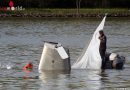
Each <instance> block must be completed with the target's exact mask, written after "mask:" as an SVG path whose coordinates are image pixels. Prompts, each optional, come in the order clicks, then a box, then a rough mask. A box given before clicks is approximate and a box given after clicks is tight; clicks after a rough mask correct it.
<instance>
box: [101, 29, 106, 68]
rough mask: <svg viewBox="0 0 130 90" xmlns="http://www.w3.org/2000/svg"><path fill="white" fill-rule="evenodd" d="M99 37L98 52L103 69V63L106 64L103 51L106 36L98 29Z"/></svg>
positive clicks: (104, 49) (104, 51) (104, 50)
mask: <svg viewBox="0 0 130 90" xmlns="http://www.w3.org/2000/svg"><path fill="white" fill-rule="evenodd" d="M99 34H100V36H99V39H100V46H99V53H100V56H101V59H102V67H101V68H102V69H105V65H106V60H105V53H106V42H107V38H106V36H105V34H104V32H103V31H102V30H101V31H99Z"/></svg>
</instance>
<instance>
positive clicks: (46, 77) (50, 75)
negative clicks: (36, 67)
mask: <svg viewBox="0 0 130 90" xmlns="http://www.w3.org/2000/svg"><path fill="white" fill-rule="evenodd" d="M99 74H100V73H99V71H88V70H72V71H71V73H66V72H64V73H63V72H43V73H42V74H40V79H41V81H42V83H41V89H40V90H42V89H43V88H45V89H46V90H52V89H53V90H59V89H64V90H69V89H70V90H71V89H78V90H85V89H88V90H100V88H101V81H100V79H101V76H100V75H99Z"/></svg>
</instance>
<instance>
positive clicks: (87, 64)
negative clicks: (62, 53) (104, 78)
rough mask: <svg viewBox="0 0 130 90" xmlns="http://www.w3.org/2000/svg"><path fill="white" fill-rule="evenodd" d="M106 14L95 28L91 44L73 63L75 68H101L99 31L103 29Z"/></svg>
mask: <svg viewBox="0 0 130 90" xmlns="http://www.w3.org/2000/svg"><path fill="white" fill-rule="evenodd" d="M105 20H106V16H105V17H104V18H103V20H102V21H101V23H100V24H99V26H98V27H97V29H96V30H95V32H94V34H93V36H92V39H91V41H90V43H89V46H88V47H87V48H85V50H84V52H83V53H82V54H81V56H80V57H79V58H78V60H77V61H76V62H75V63H74V64H73V65H72V67H71V68H73V69H101V62H102V60H101V56H100V53H99V45H100V40H99V31H101V30H103V28H104V24H105Z"/></svg>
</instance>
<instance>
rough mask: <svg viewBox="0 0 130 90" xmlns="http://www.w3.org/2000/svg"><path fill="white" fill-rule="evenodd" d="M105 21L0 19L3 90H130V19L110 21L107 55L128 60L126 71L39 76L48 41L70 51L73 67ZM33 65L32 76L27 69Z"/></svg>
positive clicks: (0, 59) (99, 19)
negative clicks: (112, 53)
mask: <svg viewBox="0 0 130 90" xmlns="http://www.w3.org/2000/svg"><path fill="white" fill-rule="evenodd" d="M100 21H101V18H98V19H97V18H93V19H92V18H91V19H89V18H86V19H65V18H62V19H54V18H52V19H45V18H0V90H73V89H76V90H129V89H130V77H129V75H130V60H129V59H130V56H129V54H130V18H107V20H106V24H105V28H104V31H105V34H106V35H107V38H108V41H107V42H108V43H107V47H108V49H107V51H108V52H116V53H119V54H121V55H124V56H125V57H126V64H125V66H124V67H125V68H124V69H123V70H106V71H105V72H103V73H99V72H98V71H88V70H72V71H71V72H67V73H66V72H44V73H43V74H41V75H40V74H39V73H38V70H37V68H38V64H39V60H40V56H41V53H42V48H43V44H44V41H54V42H60V43H62V45H63V46H65V47H68V48H69V50H70V55H71V63H73V62H74V61H75V60H76V59H77V57H78V56H79V55H80V53H81V52H82V49H83V47H85V46H86V43H88V42H89V40H90V38H91V36H92V33H93V32H94V30H95V29H96V27H97V26H98V24H99V23H100ZM28 62H32V63H33V65H34V69H33V71H32V72H30V73H26V72H25V71H23V69H22V68H23V66H24V65H25V64H26V63H28Z"/></svg>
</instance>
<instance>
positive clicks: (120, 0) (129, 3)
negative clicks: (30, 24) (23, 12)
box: [0, 0, 130, 8]
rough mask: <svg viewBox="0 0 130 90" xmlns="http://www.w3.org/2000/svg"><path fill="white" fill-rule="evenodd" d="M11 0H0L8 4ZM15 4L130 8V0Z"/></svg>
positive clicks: (23, 0) (18, 2)
mask: <svg viewBox="0 0 130 90" xmlns="http://www.w3.org/2000/svg"><path fill="white" fill-rule="evenodd" d="M9 1H10V0H0V6H1V7H3V6H6V7H7V6H8V3H9ZM13 1H14V3H15V6H23V7H25V8H27V7H28V8H76V7H77V6H79V7H81V8H130V0H13Z"/></svg>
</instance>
